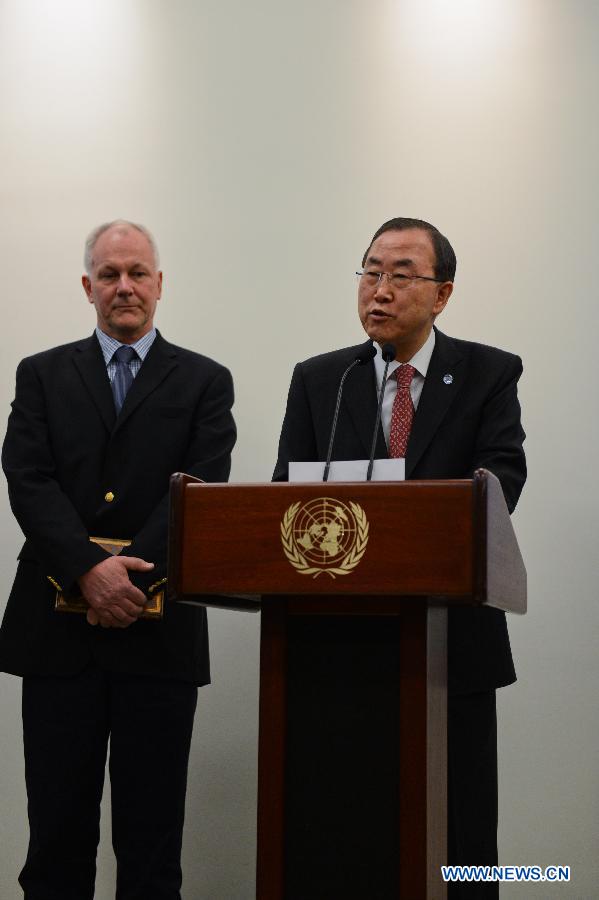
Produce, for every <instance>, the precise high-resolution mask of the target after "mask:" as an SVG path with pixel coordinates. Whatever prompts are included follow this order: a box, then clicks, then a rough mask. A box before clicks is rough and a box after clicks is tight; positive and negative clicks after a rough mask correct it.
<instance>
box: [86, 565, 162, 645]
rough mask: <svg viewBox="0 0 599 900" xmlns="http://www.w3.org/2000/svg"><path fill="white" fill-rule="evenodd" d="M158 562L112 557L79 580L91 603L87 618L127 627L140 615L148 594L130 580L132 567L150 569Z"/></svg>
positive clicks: (92, 622)
mask: <svg viewBox="0 0 599 900" xmlns="http://www.w3.org/2000/svg"><path fill="white" fill-rule="evenodd" d="M153 568H154V563H150V562H146V561H145V560H144V559H138V557H136V556H111V557H109V558H108V559H105V560H103V561H102V562H101V563H98V564H97V565H96V566H94V567H93V568H91V569H90V570H89V571H88V572H85V573H84V574H83V575H81V576H80V578H79V579H78V581H79V587H80V588H81V593H82V594H83V596H84V597H85V599H86V600H87V602H88V604H89V610H88V612H87V621H88V622H89V624H90V625H97V624H98V623H100V625H102V627H104V628H127V626H128V625H131V624H132V623H133V622H136V621H137V619H138V618H139V616H140V614H141V612H142V610H143V608H144V604H145V603H146V597H145V595H144V594H143V592H142V591H140V590H139V588H136V587H135V585H134V584H132V583H131V582H130V580H129V575H128V572H129V570H131V571H134V572H150V571H151V570H152V569H153Z"/></svg>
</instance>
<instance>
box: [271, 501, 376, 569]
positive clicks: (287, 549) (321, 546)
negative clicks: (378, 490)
mask: <svg viewBox="0 0 599 900" xmlns="http://www.w3.org/2000/svg"><path fill="white" fill-rule="evenodd" d="M368 530H369V525H368V519H367V518H366V513H365V512H364V510H363V509H362V507H361V506H360V505H359V504H358V503H353V502H352V501H351V500H350V502H349V504H345V503H342V502H341V500H335V499H334V498H333V497H317V498H316V499H315V500H310V501H309V502H308V503H304V504H303V505H302V504H301V502H299V501H298V502H297V503H292V504H291V506H290V507H289V508H288V509H287V510H286V512H285V515H284V516H283V520H282V522H281V542H282V544H283V551H284V553H285V556H286V557H287V559H288V560H289V562H290V563H291V565H292V566H293V568H294V569H295V570H296V571H297V572H300V573H301V574H302V575H311V576H312V577H313V578H317V577H318V576H319V575H321V574H322V573H323V572H326V573H327V575H330V576H331V578H336V577H337V575H349V573H350V572H352V571H353V570H354V569H355V568H356V566H357V565H358V563H359V562H360V560H361V559H362V557H363V556H364V553H365V552H366V545H367V544H368Z"/></svg>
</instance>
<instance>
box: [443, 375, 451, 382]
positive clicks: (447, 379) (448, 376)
mask: <svg viewBox="0 0 599 900" xmlns="http://www.w3.org/2000/svg"><path fill="white" fill-rule="evenodd" d="M443 381H444V383H445V384H451V383H452V381H453V375H450V374H449V373H447V375H444V376H443Z"/></svg>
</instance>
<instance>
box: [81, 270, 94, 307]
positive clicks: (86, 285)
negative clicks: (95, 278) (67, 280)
mask: <svg viewBox="0 0 599 900" xmlns="http://www.w3.org/2000/svg"><path fill="white" fill-rule="evenodd" d="M81 284H82V285H83V290H84V291H85V293H86V295H87V299H88V300H89V302H90V303H93V302H94V301H93V298H92V283H91V279H90V277H89V275H82V276H81Z"/></svg>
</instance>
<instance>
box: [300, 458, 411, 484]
mask: <svg viewBox="0 0 599 900" xmlns="http://www.w3.org/2000/svg"><path fill="white" fill-rule="evenodd" d="M324 465H325V464H324V463H323V462H291V463H289V481H293V482H296V483H299V482H307V481H322V476H323V474H324ZM367 471H368V460H367V459H339V460H334V461H333V462H332V463H331V468H330V469H329V478H328V480H329V481H366V472H367ZM405 477H406V461H405V459H375V461H374V467H373V470H372V479H371V480H372V481H405Z"/></svg>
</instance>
